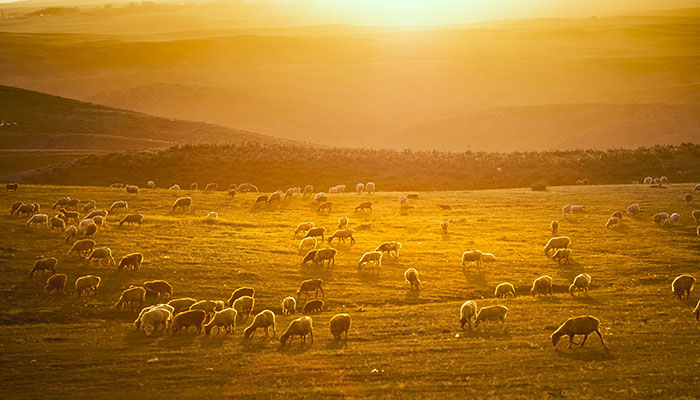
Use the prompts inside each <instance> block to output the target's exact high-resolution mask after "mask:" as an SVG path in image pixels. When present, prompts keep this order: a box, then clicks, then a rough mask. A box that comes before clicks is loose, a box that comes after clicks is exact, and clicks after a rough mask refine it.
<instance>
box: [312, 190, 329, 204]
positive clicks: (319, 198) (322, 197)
mask: <svg viewBox="0 0 700 400" xmlns="http://www.w3.org/2000/svg"><path fill="white" fill-rule="evenodd" d="M327 201H328V195H326V194H325V193H323V192H318V193H316V194H315V195H314V199H313V200H312V201H311V203H312V204H321V203H325V202H327Z"/></svg>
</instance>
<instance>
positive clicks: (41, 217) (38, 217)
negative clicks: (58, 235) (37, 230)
mask: <svg viewBox="0 0 700 400" xmlns="http://www.w3.org/2000/svg"><path fill="white" fill-rule="evenodd" d="M27 225H28V226H32V225H39V226H41V225H44V226H46V229H50V228H49V216H48V215H46V214H34V215H32V216H31V218H29V219H28V220H27Z"/></svg>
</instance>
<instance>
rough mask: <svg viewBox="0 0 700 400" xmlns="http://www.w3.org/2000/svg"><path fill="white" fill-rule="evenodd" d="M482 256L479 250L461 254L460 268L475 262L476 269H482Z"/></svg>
mask: <svg viewBox="0 0 700 400" xmlns="http://www.w3.org/2000/svg"><path fill="white" fill-rule="evenodd" d="M481 256H482V254H481V252H480V251H479V250H470V251H465V252H464V253H462V261H461V264H462V267H465V266H466V265H467V264H468V263H472V262H475V263H476V266H477V267H482V266H483V265H484V261H483V260H482V258H481Z"/></svg>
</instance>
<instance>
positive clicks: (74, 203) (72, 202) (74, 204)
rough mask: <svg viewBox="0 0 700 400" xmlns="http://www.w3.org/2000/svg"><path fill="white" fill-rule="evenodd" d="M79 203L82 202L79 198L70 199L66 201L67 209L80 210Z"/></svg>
mask: <svg viewBox="0 0 700 400" xmlns="http://www.w3.org/2000/svg"><path fill="white" fill-rule="evenodd" d="M78 204H80V200H78V199H69V200H68V202H67V203H66V207H65V208H66V210H73V211H78Z"/></svg>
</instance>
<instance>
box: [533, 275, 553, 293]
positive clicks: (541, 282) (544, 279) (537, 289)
mask: <svg viewBox="0 0 700 400" xmlns="http://www.w3.org/2000/svg"><path fill="white" fill-rule="evenodd" d="M538 294H539V295H541V296H546V295H547V294H550V295H552V294H553V293H552V277H550V276H547V275H545V276H540V277H539V278H537V279H535V281H534V282H532V289H530V295H532V296H536V295H538Z"/></svg>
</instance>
